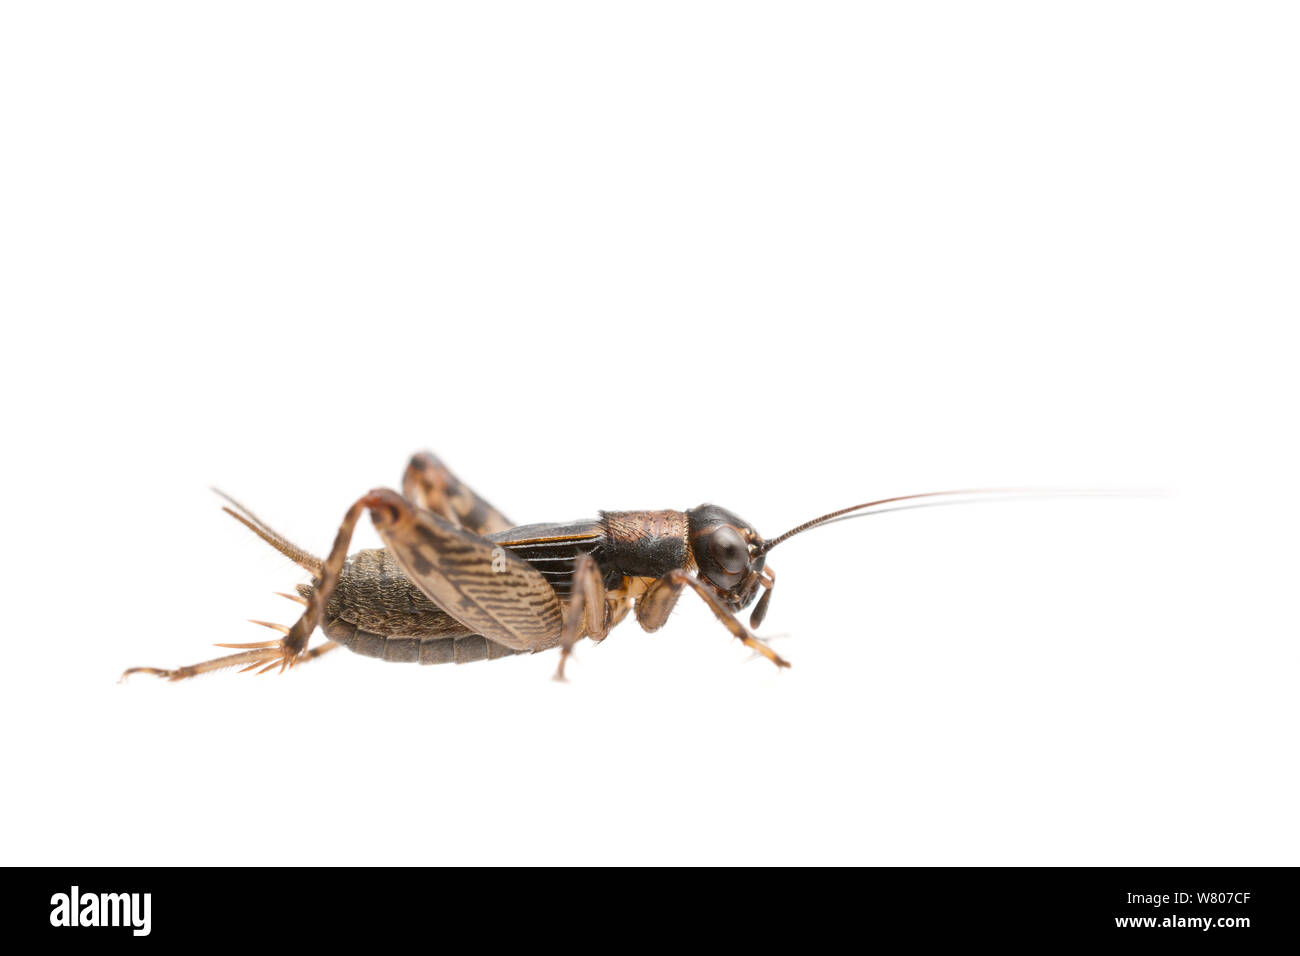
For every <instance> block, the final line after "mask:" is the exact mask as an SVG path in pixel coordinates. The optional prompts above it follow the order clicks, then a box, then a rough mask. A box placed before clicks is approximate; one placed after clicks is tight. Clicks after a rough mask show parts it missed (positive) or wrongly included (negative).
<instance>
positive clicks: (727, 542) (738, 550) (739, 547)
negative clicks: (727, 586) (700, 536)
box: [709, 524, 749, 574]
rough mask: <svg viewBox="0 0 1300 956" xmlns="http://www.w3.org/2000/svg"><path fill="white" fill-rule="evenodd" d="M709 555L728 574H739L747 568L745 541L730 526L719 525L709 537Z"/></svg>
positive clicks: (747, 553) (747, 558) (747, 559)
mask: <svg viewBox="0 0 1300 956" xmlns="http://www.w3.org/2000/svg"><path fill="white" fill-rule="evenodd" d="M709 554H710V555H711V556H712V557H713V560H714V561H716V562H718V565H719V567H721V568H722V570H724V571H726V572H727V573H728V574H739V573H740V572H741V571H743V570H745V568H747V567H749V548H747V547H746V546H745V539H744V538H742V537H741V536H740V533H739V532H738V531H736V529H735V528H733V527H731V526H730V525H725V524H724V525H720V526H719V527H718V528H717V529H716V530H715V531H714V532H713V534H711V535H709Z"/></svg>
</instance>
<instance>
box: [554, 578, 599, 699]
mask: <svg viewBox="0 0 1300 956" xmlns="http://www.w3.org/2000/svg"><path fill="white" fill-rule="evenodd" d="M572 581H573V584H572V590H570V591H569V603H568V605H567V606H566V607H565V609H564V630H563V631H561V632H560V664H559V666H558V667H557V668H556V669H555V677H554V679H555V680H557V681H561V682H563V681H565V680H566V678H565V676H564V665H565V663H566V662H567V661H568V660H569V655H570V654H572V653H573V645H574V644H576V643H578V641H580V640H582V638H583V637H584V636H585V637H590V638H591V639H592V640H593V641H595V642H596V643H597V644H599V643H600V642H601V641H603V640H604V639H605V635H607V634H608V633H609V628H610V622H609V600H608V596H607V595H606V593H605V579H604V576H603V575H602V574H601V573H600V566H599V565H598V564H596V562H595V560H593V559H592V557H591V555H589V554H580V555H578V559H577V561H575V562H574V565H573V578H572Z"/></svg>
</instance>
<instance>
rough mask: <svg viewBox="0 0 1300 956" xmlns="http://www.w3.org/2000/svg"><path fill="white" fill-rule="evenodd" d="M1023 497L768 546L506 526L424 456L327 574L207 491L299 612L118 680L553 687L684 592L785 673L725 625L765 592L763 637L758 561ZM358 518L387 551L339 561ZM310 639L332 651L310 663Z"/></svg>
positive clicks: (750, 540) (351, 514)
mask: <svg viewBox="0 0 1300 956" xmlns="http://www.w3.org/2000/svg"><path fill="white" fill-rule="evenodd" d="M214 490H215V489H214ZM1026 491H1029V489H1011V488H994V489H979V490H978V491H937V492H927V493H924V494H918V495H903V496H900V497H896V498H885V499H881V500H879V501H870V502H866V503H865V504H860V505H853V506H851V507H848V508H842V509H840V510H838V511H832V512H831V513H829V514H825V515H822V516H821V517H818V518H814V519H812V520H811V521H806V522H804V523H803V524H801V525H798V526H797V527H795V528H792V529H790V530H789V531H787V532H785V533H784V534H782V535H779V536H778V537H776V538H771V539H766V540H765V539H764V538H762V537H761V536H760V535H759V534H758V532H757V531H755V530H754V528H753V526H752V525H750V524H749V523H748V522H746V521H744V520H742V519H741V518H739V517H738V516H737V515H735V514H733V513H732V512H730V511H728V510H726V509H725V508H720V507H718V506H717V505H710V504H705V505H700V506H699V507H698V508H692V509H690V510H689V511H603V512H600V513H599V517H598V518H596V519H595V520H588V521H572V522H561V523H547V524H532V525H522V526H514V525H512V523H511V522H510V521H508V520H507V519H506V518H505V516H504V515H502V514H501V512H500V511H498V510H497V509H496V508H494V507H492V506H491V505H490V504H488V503H487V501H485V500H484V499H483V498H481V497H480V496H479V495H477V494H476V493H475V492H474V491H473V490H472V489H470V488H469V487H468V486H467V485H465V484H463V483H462V482H461V481H460V480H458V479H457V478H456V476H455V475H453V474H452V473H451V471H450V470H449V469H448V468H447V467H446V466H445V465H443V464H442V462H441V461H439V460H438V459H437V458H435V457H434V456H433V455H432V454H431V453H429V452H421V453H419V454H417V455H415V456H413V457H412V458H411V461H410V463H409V464H408V465H407V468H406V473H405V475H404V476H403V479H402V493H401V494H400V495H399V494H398V493H397V492H395V491H392V490H391V489H387V488H379V489H376V490H374V491H371V492H370V493H369V494H366V495H363V496H362V497H361V498H358V499H357V500H356V501H355V502H354V503H353V504H352V506H351V507H350V508H349V509H348V511H347V514H345V515H344V516H343V523H342V524H341V525H340V527H339V530H338V534H337V535H336V536H335V538H334V545H333V547H331V548H330V552H329V555H328V556H327V557H326V558H325V559H324V560H321V559H320V558H318V557H316V556H314V555H312V554H310V553H308V552H307V551H304V550H303V549H302V548H299V547H297V546H296V545H294V544H293V543H291V542H290V541H288V540H287V539H286V538H285V537H284V536H283V535H280V534H278V533H276V532H275V531H273V530H271V528H270V527H268V526H267V525H266V523H265V522H263V521H262V520H261V519H260V518H258V517H257V516H256V515H255V514H253V513H252V512H251V511H249V510H248V509H247V508H245V507H244V506H243V505H241V504H239V502H237V501H235V500H234V499H233V498H230V497H229V496H228V495H225V494H224V493H222V492H217V493H218V494H220V495H221V496H222V497H223V498H225V499H226V501H227V502H229V504H228V506H226V507H224V508H223V509H222V510H224V511H225V512H226V513H227V514H229V515H231V516H232V517H233V518H235V519H236V520H237V521H240V522H242V523H243V524H244V525H246V526H247V527H248V528H249V529H250V530H251V531H253V532H254V533H255V534H257V535H258V536H259V537H260V538H262V540H264V541H266V542H267V543H268V544H270V545H271V546H272V547H273V548H275V549H276V550H277V551H279V552H280V553H281V554H283V555H285V556H286V557H287V558H289V559H290V560H292V561H293V562H294V563H295V564H298V565H300V566H301V567H303V568H305V569H307V570H308V571H310V572H312V574H313V575H314V577H313V579H312V581H311V583H310V584H300V585H298V586H297V591H298V594H297V595H291V594H283V596H284V597H287V598H289V599H290V600H293V601H297V602H298V603H300V604H303V605H305V610H304V611H303V612H302V615H301V616H300V617H299V618H298V620H297V622H296V623H295V624H294V625H293V626H292V627H285V626H284V625H280V624H272V623H269V622H267V621H254V622H253V623H255V624H261V625H263V626H265V627H269V628H271V629H272V630H275V631H278V632H280V633H281V634H282V635H283V636H282V637H281V638H280V639H279V640H271V641H261V642H254V643H247V644H218V645H217V646H218V647H225V648H231V649H234V650H237V651H238V652H239V653H236V654H229V655H226V656H224V657H218V658H215V659H214V660H210V661H204V662H202V663H199V664H191V665H188V666H185V667H178V668H175V669H173V670H167V669H163V668H157V667H132V668H130V669H129V670H127V671H126V672H125V673H123V675H122V677H123V678H126V677H127V676H129V675H130V674H137V673H139V674H154V675H156V676H158V677H165V678H167V679H169V680H174V681H175V680H183V679H185V678H187V677H195V676H197V675H199V674H203V673H207V672H208V671H214V670H219V669H221V668H226V667H242V669H243V670H246V671H247V670H258V672H259V673H264V672H266V671H269V670H271V669H273V668H279V669H280V670H281V671H283V670H284V669H285V668H286V667H290V666H293V665H294V664H296V663H299V662H301V661H305V660H311V659H313V658H316V657H319V656H320V655H322V654H324V653H326V652H327V651H331V650H334V649H335V648H337V647H346V648H348V649H349V650H351V651H354V652H356V653H358V654H364V655H366V656H367V657H378V658H382V659H383V660H386V661H399V662H407V663H420V664H444V663H452V662H454V663H457V664H464V663H468V662H470V661H479V660H495V659H496V658H499V657H507V656H509V655H512V654H520V653H524V652H529V653H535V652H537V651H544V650H549V649H550V648H553V647H559V648H560V661H559V667H558V668H557V670H556V674H555V676H556V678H557V679H558V680H563V679H564V665H565V661H566V660H567V659H568V656H569V654H570V653H571V651H572V648H573V645H574V644H576V643H577V642H578V641H580V640H582V639H583V638H584V637H585V638H590V639H591V640H592V641H595V642H599V641H602V640H604V639H605V636H606V635H607V634H608V633H609V631H610V629H611V628H613V627H614V626H615V625H617V624H618V623H619V622H621V621H622V620H623V619H624V618H625V617H626V616H627V614H628V612H629V611H630V610H633V609H635V615H636V619H637V622H638V623H639V624H640V625H641V627H642V628H644V629H645V630H646V631H656V630H658V629H659V628H660V627H662V626H663V625H664V623H665V622H666V621H667V620H668V615H669V614H670V613H671V612H672V610H673V607H674V606H675V605H676V604H677V599H678V598H679V597H680V596H681V594H682V591H683V589H685V588H690V589H691V590H692V591H694V592H695V593H696V594H697V595H699V597H700V598H701V599H702V600H703V601H704V603H705V604H706V605H708V607H709V609H710V610H711V611H712V612H713V614H714V615H715V616H716V617H717V619H718V620H719V621H720V622H722V624H723V625H724V626H725V627H726V628H727V629H728V630H729V631H730V632H731V633H732V635H734V636H735V637H736V638H737V639H738V640H740V641H741V643H743V644H744V645H745V646H746V647H748V648H750V649H752V650H753V651H755V652H756V653H758V654H761V655H762V656H763V657H766V658H767V659H768V660H770V661H771V662H772V663H773V664H775V665H776V666H777V667H789V666H790V665H789V663H788V662H787V661H786V660H785V659H784V658H782V657H781V656H780V655H778V654H777V653H776V652H775V651H773V650H772V649H771V648H770V647H769V646H768V645H767V644H766V643H765V642H764V641H763V640H761V639H760V638H758V637H756V636H755V635H754V634H753V633H751V631H750V629H749V628H746V627H745V625H744V624H742V623H741V622H740V621H739V620H738V619H737V617H736V615H737V614H738V613H739V612H740V611H742V610H744V609H745V608H746V607H748V606H749V604H750V603H751V602H752V601H753V600H754V597H755V596H756V595H757V593H758V591H759V590H760V588H761V589H762V590H763V596H762V597H761V598H760V599H759V601H758V604H757V605H756V606H755V607H754V611H753V613H752V614H751V615H750V619H749V627H750V628H757V627H758V626H759V625H760V624H761V623H762V621H763V617H764V616H765V615H766V613H767V608H768V604H769V602H770V600H771V597H772V585H773V584H774V583H775V581H776V576H775V574H773V572H772V569H771V568H769V567H767V566H766V561H767V555H768V554H769V552H771V550H772V549H773V548H775V547H776V546H777V545H778V544H780V543H781V542H783V541H786V540H787V539H789V538H791V537H793V536H794V535H796V534H800V533H801V532H804V531H807V530H809V529H811V528H815V527H817V526H819V525H822V524H825V523H826V522H829V521H833V520H835V519H838V518H841V517H844V516H847V515H849V514H850V513H852V512H858V511H862V510H864V509H867V508H872V507H875V506H878V505H887V504H892V503H895V502H903V501H911V500H914V499H920V498H935V497H940V496H945V495H960V494H974V493H1023V492H1026ZM367 510H368V511H369V513H370V520H371V521H372V522H373V523H374V525H375V528H376V529H377V530H378V531H379V535H380V537H381V538H382V539H383V541H384V544H385V545H386V547H385V548H376V549H369V550H364V551H358V552H357V553H356V554H353V555H351V556H349V555H348V553H347V551H348V544H349V542H350V541H351V538H352V530H353V528H354V527H355V526H356V523H357V521H358V520H359V519H360V517H361V513H362V512H363V511H367ZM277 593H283V592H277ZM318 626H319V627H320V628H321V630H322V631H323V632H324V634H325V636H326V637H327V638H328V639H329V640H328V641H327V642H326V643H324V644H321V645H319V646H317V647H315V648H311V649H308V646H307V642H308V639H309V638H310V637H311V635H312V633H313V632H314V631H315V630H316V628H317V627H318Z"/></svg>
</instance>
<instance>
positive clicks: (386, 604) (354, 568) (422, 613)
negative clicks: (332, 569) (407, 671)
mask: <svg viewBox="0 0 1300 956" xmlns="http://www.w3.org/2000/svg"><path fill="white" fill-rule="evenodd" d="M311 592H312V586H311V585H309V584H300V585H299V586H298V593H299V594H301V595H303V596H304V597H306V596H308V595H309V594H311ZM321 630H322V631H324V632H325V636H326V637H328V638H329V639H330V640H332V641H335V642H336V643H338V644H341V645H342V646H343V647H346V648H347V649H348V650H350V651H353V652H355V653H357V654H362V655H364V656H366V657H377V658H379V659H381V660H385V661H394V662H398V663H410V664H414V663H420V664H452V663H455V664H468V663H470V662H471V661H482V660H495V659H496V658H498V657H509V656H510V655H512V654H516V653H518V652H517V651H514V650H511V649H510V648H508V647H503V646H502V645H500V644H496V643H493V642H492V641H489V640H487V639H486V638H484V637H482V636H481V635H478V634H474V633H472V632H470V631H469V630H468V629H467V628H466V627H465V626H464V625H463V624H461V623H460V622H459V621H457V620H456V619H455V618H453V617H452V616H451V615H450V614H448V613H447V612H446V611H444V610H443V609H442V608H440V607H438V605H436V604H434V603H433V602H432V601H431V600H429V598H428V597H427V596H425V594H424V592H423V591H421V590H420V589H419V588H418V587H416V586H415V583H414V582H413V581H411V579H410V578H408V577H407V576H406V575H405V574H403V573H402V570H401V568H399V567H398V566H397V562H396V561H394V560H393V558H392V556H391V555H389V553H388V552H387V551H385V550H383V549H381V548H373V549H369V550H366V551H358V552H357V553H356V554H354V555H352V556H351V557H350V558H348V560H347V563H346V564H344V565H343V569H342V571H341V572H340V574H339V581H338V585H337V586H336V587H335V589H334V593H333V594H332V595H331V596H330V600H329V603H328V604H326V605H325V614H324V619H323V620H322V622H321Z"/></svg>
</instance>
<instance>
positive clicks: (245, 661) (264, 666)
mask: <svg viewBox="0 0 1300 956" xmlns="http://www.w3.org/2000/svg"><path fill="white" fill-rule="evenodd" d="M338 646H339V645H337V644H335V643H334V642H333V641H326V642H325V643H324V644H322V645H320V646H319V647H313V648H312V649H311V650H309V651H307V652H306V653H305V654H303V655H302V657H300V658H299V662H300V663H301V662H302V661H311V660H315V659H316V658H318V657H320V656H321V655H322V654H328V653H329V652H330V651H332V650H334V649H335V648H337V647H338ZM279 663H280V651H279V650H278V649H277V648H274V647H263V648H256V649H253V650H248V651H243V652H241V653H239V654H227V655H226V656H225V657H218V658H216V659H214V660H210V661H204V662H203V663H201V664H190V665H188V666H186V667H177V668H175V669H173V670H164V669H163V668H161V667H132V668H129V669H128V670H125V671H123V672H122V677H121V679H120V680H119V683H121V682H122V681H125V680H126V679H127V678H128V677H130V676H131V675H132V674H152V675H153V676H154V677H163V678H166V679H167V680H185V678H187V677H198V676H199V675H200V674H207V673H209V672H211V671H219V670H223V669H224V668H227V667H239V668H240V673H241V674H242V673H243V672H244V671H251V670H256V669H258V668H261V670H260V671H259V673H266V672H267V671H268V670H270V669H271V668H273V667H275V666H276V665H277V664H279ZM241 665H242V666H241Z"/></svg>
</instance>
